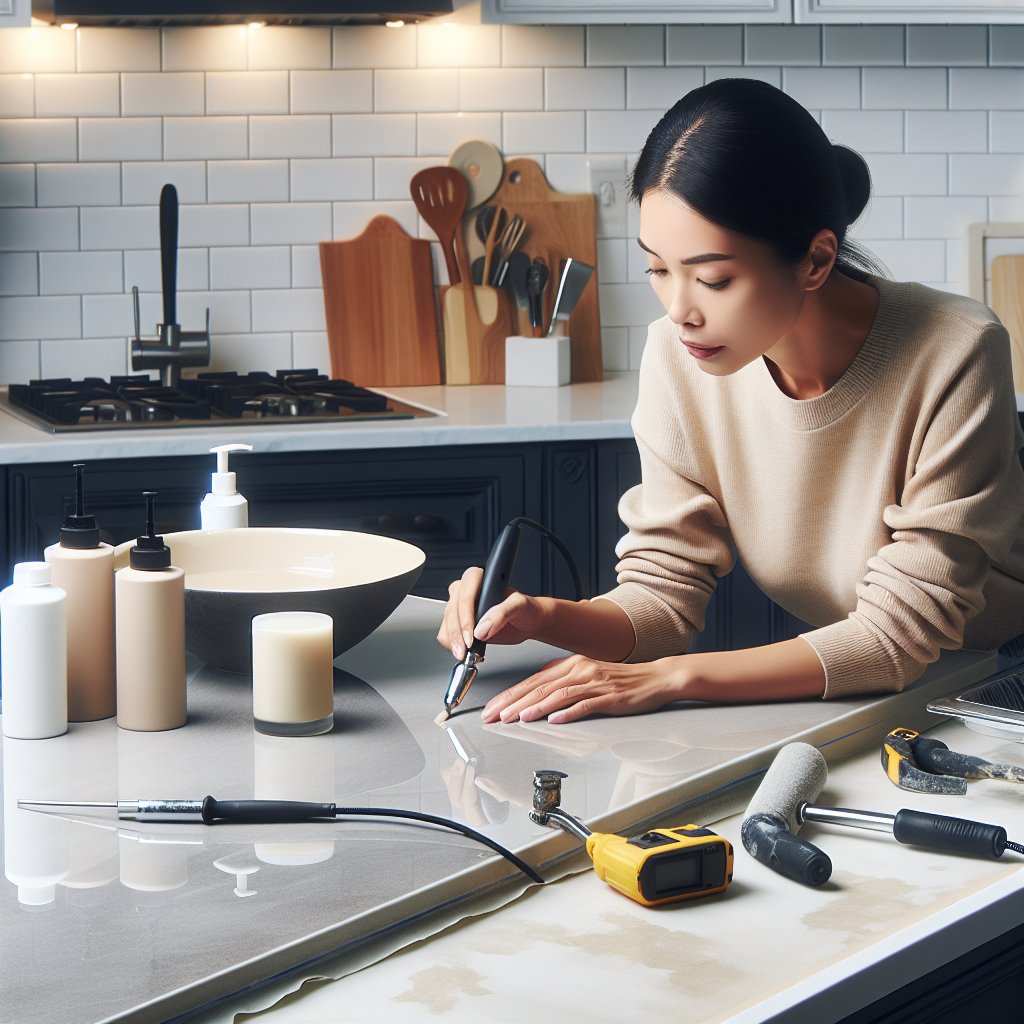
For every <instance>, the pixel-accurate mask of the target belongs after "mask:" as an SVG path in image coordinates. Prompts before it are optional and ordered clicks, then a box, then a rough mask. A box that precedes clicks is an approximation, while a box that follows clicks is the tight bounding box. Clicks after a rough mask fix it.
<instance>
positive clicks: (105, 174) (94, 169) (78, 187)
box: [36, 164, 159, 206]
mask: <svg viewBox="0 0 1024 1024" xmlns="http://www.w3.org/2000/svg"><path fill="white" fill-rule="evenodd" d="M157 166H159V165H157ZM36 184H37V187H38V190H39V196H38V203H39V205H40V206H117V205H118V204H120V202H121V165H120V164H39V165H38V166H37V168H36ZM151 202H152V200H151Z"/></svg>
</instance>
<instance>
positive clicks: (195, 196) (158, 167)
mask: <svg viewBox="0 0 1024 1024" xmlns="http://www.w3.org/2000/svg"><path fill="white" fill-rule="evenodd" d="M164 185H173V186H174V187H175V188H176V189H177V190H178V202H179V203H205V202H206V164H204V163H203V162H202V161H201V160H160V161H155V160H146V161H143V162H142V163H125V164H122V165H121V195H122V198H121V202H122V203H124V205H125V206H152V205H153V204H154V203H158V202H159V201H160V190H161V189H162V188H163V187H164Z"/></svg>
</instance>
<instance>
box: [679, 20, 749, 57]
mask: <svg viewBox="0 0 1024 1024" xmlns="http://www.w3.org/2000/svg"><path fill="white" fill-rule="evenodd" d="M665 63H666V64H692V65H696V66H705V65H713V64H726V65H729V64H742V63H743V26H742V25H668V26H667V27H666V37H665Z"/></svg>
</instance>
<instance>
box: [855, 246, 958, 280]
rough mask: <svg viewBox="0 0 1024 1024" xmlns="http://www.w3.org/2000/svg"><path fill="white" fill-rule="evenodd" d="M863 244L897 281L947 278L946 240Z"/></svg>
mask: <svg viewBox="0 0 1024 1024" xmlns="http://www.w3.org/2000/svg"><path fill="white" fill-rule="evenodd" d="M864 244H865V245H866V246H867V247H868V248H869V249H870V250H871V251H872V252H873V253H874V254H875V255H876V256H877V257H878V258H879V259H880V260H881V261H882V263H883V264H885V266H886V267H887V268H888V270H889V272H890V273H891V274H892V275H893V277H894V278H895V279H896V280H897V281H923V282H928V281H944V280H945V278H946V243H945V242H939V241H928V240H917V239H903V240H902V241H865V243H864ZM957 272H959V268H957Z"/></svg>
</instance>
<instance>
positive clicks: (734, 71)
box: [704, 67, 782, 89]
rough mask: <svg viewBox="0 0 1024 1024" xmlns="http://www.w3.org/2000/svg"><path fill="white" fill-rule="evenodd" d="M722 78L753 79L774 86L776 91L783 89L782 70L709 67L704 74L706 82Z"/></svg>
mask: <svg viewBox="0 0 1024 1024" xmlns="http://www.w3.org/2000/svg"><path fill="white" fill-rule="evenodd" d="M720 78H752V79H754V80H755V81H758V82H767V83H768V84H769V85H774V86H775V88H776V89H781V88H782V68H753V67H742V68H725V67H714V68H713V67H708V68H707V69H706V70H705V72H704V80H705V81H706V82H717V81H718V79H720Z"/></svg>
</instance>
